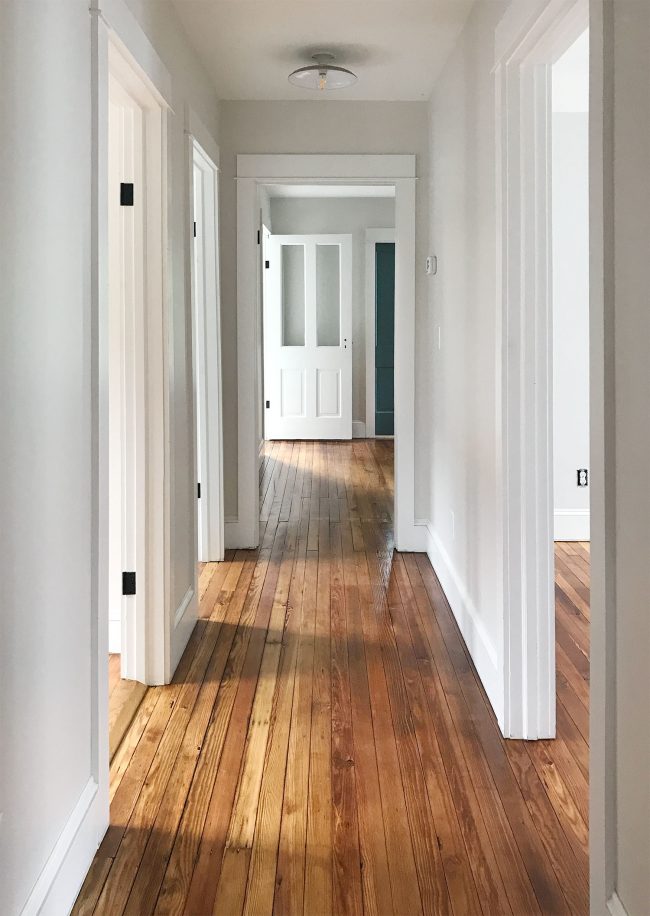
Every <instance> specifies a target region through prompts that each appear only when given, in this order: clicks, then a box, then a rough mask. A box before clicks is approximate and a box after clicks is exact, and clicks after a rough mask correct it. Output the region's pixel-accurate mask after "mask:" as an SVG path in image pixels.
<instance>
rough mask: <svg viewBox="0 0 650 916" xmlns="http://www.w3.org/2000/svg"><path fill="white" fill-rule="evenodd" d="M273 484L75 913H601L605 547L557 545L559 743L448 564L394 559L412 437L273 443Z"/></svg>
mask: <svg viewBox="0 0 650 916" xmlns="http://www.w3.org/2000/svg"><path fill="white" fill-rule="evenodd" d="M260 487H261V494H262V513H261V515H262V520H261V546H260V548H259V550H257V551H238V552H236V553H234V554H230V555H229V556H228V557H227V560H226V562H225V563H223V564H210V565H208V566H205V567H203V568H202V570H201V575H200V588H201V593H202V599H201V611H202V619H201V621H200V622H199V625H198V627H197V629H196V631H195V633H194V635H193V637H192V639H191V642H190V645H189V646H188V649H187V651H186V653H185V655H184V657H183V660H182V662H181V665H180V667H179V670H178V672H177V674H176V677H175V679H174V683H173V684H171V685H169V686H168V687H163V688H155V689H150V690H149V691H148V692H147V694H146V696H145V698H144V700H143V703H142V705H141V707H140V709H139V711H138V713H137V714H136V717H135V719H134V721H133V723H132V725H131V727H130V729H129V731H128V732H127V734H126V737H125V740H124V741H123V743H122V745H121V747H120V748H119V750H118V752H117V754H116V756H115V758H114V760H113V764H112V767H111V794H112V809H111V821H112V823H111V827H110V830H109V832H108V834H107V836H106V839H105V840H104V843H103V844H102V847H101V848H100V850H99V852H98V854H97V857H96V859H95V862H94V864H93V867H92V869H91V872H90V874H89V876H88V878H87V880H86V883H85V885H84V888H83V889H82V892H81V894H80V897H79V900H78V902H77V905H76V908H75V912H77V913H92V912H95V913H102V914H110V916H117V914H121V913H130V914H137V916H144V914H149V913H156V914H167V913H179V914H180V913H188V914H200V916H208V914H210V913H217V914H222V916H237V914H240V913H256V914H268V916H271V914H272V913H273V914H277V916H294V914H305V916H319V914H323V916H325V914H330V913H336V914H339V913H351V914H362V913H366V914H381V916H383V914H391V913H392V914H396V916H417V914H436V916H437V914H446V913H450V914H451V913H453V914H454V916H466V914H472V913H484V914H489V916H495V914H499V913H511V914H514V916H523V914H532V913H540V912H541V913H545V914H553V916H557V914H562V913H576V914H586V913H587V912H588V885H587V814H588V812H587V794H588V792H587V775H588V769H587V768H588V744H587V741H588V732H587V718H588V717H587V707H588V682H589V663H588V642H589V635H588V628H589V553H588V549H587V547H586V546H585V545H579V544H575V545H574V544H571V545H558V546H557V551H556V553H557V624H558V625H557V644H558V649H557V653H558V654H557V657H558V700H559V702H558V739H557V740H555V741H552V742H536V743H523V742H506V741H504V740H503V739H502V738H501V736H500V733H499V730H498V728H497V725H496V722H495V720H494V717H493V715H492V713H491V711H490V708H489V706H488V704H487V701H486V698H485V695H484V693H483V690H482V688H481V685H480V683H479V681H478V678H477V676H476V674H475V672H474V669H473V667H472V664H471V662H470V660H469V657H468V654H467V651H466V649H465V647H464V645H463V642H462V640H461V638H460V636H459V633H458V630H457V628H456V625H455V622H454V619H453V617H452V615H451V613H450V611H449V608H448V606H447V603H446V601H445V597H444V595H443V593H442V591H441V589H440V586H439V584H438V582H437V580H436V577H435V575H434V574H433V571H432V569H431V566H430V564H429V562H428V560H427V559H426V557H424V556H422V555H414V554H410V555H409V554H406V555H402V554H393V550H392V523H391V515H392V487H393V459H392V443H390V442H388V441H379V440H376V441H370V440H356V441H354V442H352V443H350V442H346V443H324V442H323V443H301V442H295V443H284V442H278V443H268V444H267V446H266V450H265V454H264V459H263V463H262V467H261V471H260Z"/></svg>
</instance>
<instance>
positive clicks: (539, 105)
mask: <svg viewBox="0 0 650 916" xmlns="http://www.w3.org/2000/svg"><path fill="white" fill-rule="evenodd" d="M587 24H588V3H587V2H586V0H554V2H552V3H550V4H547V5H541V6H539V7H538V8H537V9H536V10H533V15H532V16H531V10H530V9H529V10H528V15H527V17H525V19H524V20H522V19H521V10H519V9H515V8H514V7H511V8H510V9H509V11H508V13H507V14H506V16H505V17H504V20H503V21H502V23H501V25H500V28H499V29H498V30H497V31H498V40H497V47H498V48H499V49H500V50H499V53H500V54H501V56H500V57H498V58H497V60H496V66H495V78H496V87H497V94H496V99H497V107H496V126H497V137H498V162H497V166H498V174H497V201H498V208H497V210H498V212H497V233H498V240H499V252H498V273H497V281H498V284H499V299H500V301H501V305H502V318H501V334H502V337H501V348H500V353H501V359H502V382H503V383H502V388H501V405H500V422H501V423H502V434H501V439H502V449H503V451H502V454H503V479H502V483H501V488H500V496H501V499H502V504H503V512H504V514H503V577H504V581H503V601H504V626H503V660H502V664H503V670H504V704H503V724H502V727H503V730H504V734H505V735H506V736H508V737H513V738H528V739H535V738H549V737H553V736H554V734H555V703H556V695H555V694H556V685H555V592H554V585H553V582H554V575H553V553H552V545H553V486H552V467H553V451H552V424H553V411H552V404H553V374H552V339H553V338H552V313H553V306H552V299H553V295H552V292H553V288H552V276H553V271H552V247H551V216H552V202H551V183H550V175H551V160H552V150H551V123H552V111H551V71H552V65H553V63H554V62H555V61H556V60H557V58H558V57H559V56H560V55H561V54H562V53H563V52H564V51H565V50H566V49H567V48H568V47H570V45H571V44H572V43H573V42H574V41H575V40H576V38H577V37H578V36H579V35H580V34H581V33H582V32H583V31H584V29H585V27H586V25H587Z"/></svg>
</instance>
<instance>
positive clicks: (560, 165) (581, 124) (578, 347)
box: [551, 30, 590, 830]
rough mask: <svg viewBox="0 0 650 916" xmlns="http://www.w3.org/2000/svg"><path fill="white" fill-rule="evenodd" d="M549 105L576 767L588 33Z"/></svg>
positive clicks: (582, 629) (568, 711) (581, 714)
mask: <svg viewBox="0 0 650 916" xmlns="http://www.w3.org/2000/svg"><path fill="white" fill-rule="evenodd" d="M551 102H552V105H551V108H552V114H551V119H552V124H551V177H552V192H551V236H552V246H551V256H552V270H553V279H552V302H553V311H552V328H553V334H552V338H553V344H552V359H553V392H552V394H553V397H552V404H553V538H554V560H555V562H554V574H555V575H554V579H555V626H556V666H557V672H558V678H557V684H558V686H557V733H558V735H559V736H566V734H567V732H568V731H571V732H572V734H573V738H572V746H573V748H574V749H575V750H577V751H578V754H579V755H580V756H581V758H582V760H583V761H585V760H588V745H589V730H588V715H589V679H590V677H589V668H590V661H589V660H590V653H589V644H590V638H589V621H590V505H589V502H590V501H589V476H590V459H589V31H588V30H586V31H584V32H583V33H582V34H581V35H580V36H579V37H578V38H577V39H576V40H575V42H574V43H573V44H571V45H570V47H569V48H568V49H567V50H566V51H564V53H563V54H562V55H561V56H560V57H559V58H558V59H557V60H556V61H555V62H554V63H553V67H552V73H551ZM583 765H584V764H583ZM584 776H585V778H587V777H588V769H587V771H586V772H585V773H584ZM585 830H586V827H585Z"/></svg>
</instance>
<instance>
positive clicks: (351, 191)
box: [266, 184, 395, 200]
mask: <svg viewBox="0 0 650 916" xmlns="http://www.w3.org/2000/svg"><path fill="white" fill-rule="evenodd" d="M266 190H267V191H268V193H269V197H285V198H294V197H307V198H309V199H310V200H311V199H313V198H315V197H336V198H341V197H353V198H355V199H356V198H359V197H395V185H376V184H373V185H369V184H366V185H363V184H362V185H340V184H339V185H325V184H269V185H266Z"/></svg>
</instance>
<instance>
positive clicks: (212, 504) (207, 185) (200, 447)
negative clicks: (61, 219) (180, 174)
mask: <svg viewBox="0 0 650 916" xmlns="http://www.w3.org/2000/svg"><path fill="white" fill-rule="evenodd" d="M189 147H190V150H189V152H190V170H191V176H190V189H191V193H190V213H191V219H192V221H193V222H194V223H195V225H196V227H197V235H196V236H194V233H193V232H190V233H189V237H190V247H191V253H190V274H191V284H192V294H191V301H192V362H193V367H192V369H193V376H194V437H193V441H194V448H195V455H194V467H195V468H196V469H197V479H196V484H197V486H198V484H200V485H201V496H200V498H198V492H197V499H196V505H195V511H196V520H195V526H194V527H195V531H196V537H197V542H196V552H195V555H196V557H197V559H198V561H199V562H219V561H221V560H223V558H224V499H223V411H222V407H223V405H222V368H221V367H222V362H221V296H220V276H219V166H218V165H217V163H216V162H215V161H214V160H213V158H212V157H211V156H210V155H209V154H208V153H207V152H206V150H205V149H204V147H203V146H202V144H201V143H200V142H199V141H198V139H197V138H196V137H195V136H194V134H193V133H190V134H189ZM217 152H218V151H217ZM195 169H198V170H199V171H200V172H201V175H202V179H203V180H202V185H201V189H200V192H199V194H200V200H201V213H197V212H195V199H196V193H195V188H194V170H195ZM199 241H200V242H201V244H202V245H203V262H202V263H203V271H202V274H203V276H202V278H201V282H202V289H203V290H204V293H203V297H202V308H198V307H197V302H196V291H197V287H198V278H197V276H196V259H195V255H196V251H197V247H196V246H197V245H198V244H199Z"/></svg>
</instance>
